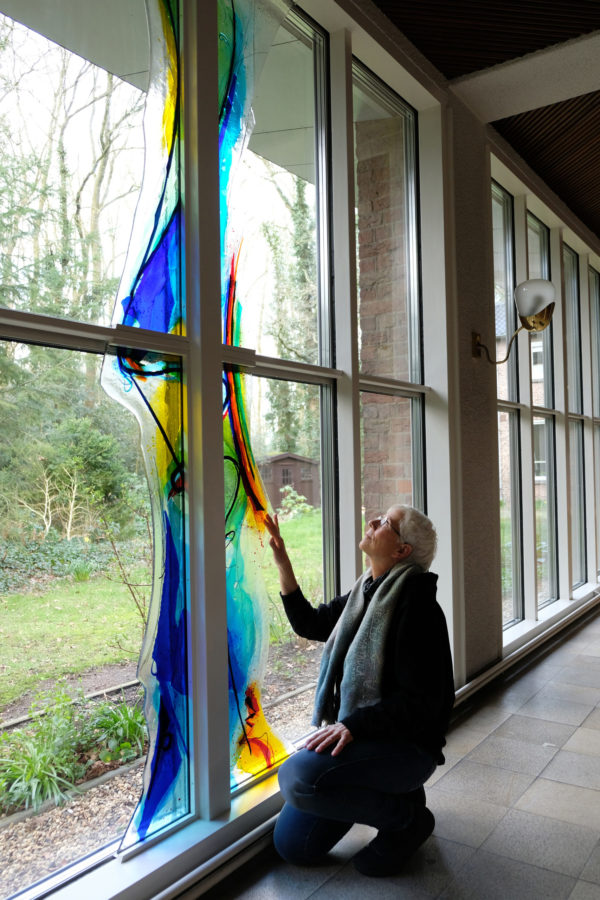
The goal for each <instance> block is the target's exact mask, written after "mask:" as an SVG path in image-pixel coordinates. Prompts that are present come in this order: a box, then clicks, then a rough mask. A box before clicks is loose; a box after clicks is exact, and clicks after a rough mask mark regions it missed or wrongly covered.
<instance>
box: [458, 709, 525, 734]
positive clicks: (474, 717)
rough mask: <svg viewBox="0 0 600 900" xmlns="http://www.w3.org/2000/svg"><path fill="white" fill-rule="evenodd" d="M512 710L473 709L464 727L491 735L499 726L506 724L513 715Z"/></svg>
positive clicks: (465, 719) (463, 723) (464, 720)
mask: <svg viewBox="0 0 600 900" xmlns="http://www.w3.org/2000/svg"><path fill="white" fill-rule="evenodd" d="M511 712H512V711H511V710H510V709H506V708H505V707H502V706H491V705H490V706H484V707H482V708H479V709H473V710H472V712H470V713H469V714H468V715H467V716H465V718H464V719H462V721H461V723H460V724H462V725H468V726H469V728H474V729H475V730H476V731H483V732H485V734H490V732H492V731H493V730H494V729H495V728H497V727H498V725H501V724H502V722H505V721H506V719H508V717H509V716H510V715H511Z"/></svg>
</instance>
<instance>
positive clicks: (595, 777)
mask: <svg viewBox="0 0 600 900" xmlns="http://www.w3.org/2000/svg"><path fill="white" fill-rule="evenodd" d="M544 778H550V779H551V780H552V781H562V782H563V783H564V784H577V785H579V787H583V788H593V790H595V791H600V757H598V756H585V755H584V754H583V753H569V752H568V751H567V750H559V752H558V753H557V754H556V756H555V757H554V759H553V760H552V761H551V762H550V763H548V765H547V767H546V768H545V770H544Z"/></svg>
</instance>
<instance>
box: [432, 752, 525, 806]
mask: <svg viewBox="0 0 600 900" xmlns="http://www.w3.org/2000/svg"><path fill="white" fill-rule="evenodd" d="M532 781H533V776H532V775H522V774H520V773H518V772H510V771H508V770H507V769H497V768H495V767H494V766H484V765H482V764H481V763H476V762H471V760H468V759H464V760H462V761H461V762H459V763H457V764H456V765H455V766H453V767H452V769H450V771H449V772H448V773H447V774H446V775H444V776H443V777H442V778H440V780H439V781H438V782H437V785H436V787H437V788H438V789H441V790H443V791H447V792H450V793H458V794H461V795H462V796H463V797H471V798H473V799H475V800H479V799H482V798H485V799H486V800H487V801H489V802H490V803H497V804H499V805H500V806H512V805H513V803H514V802H515V801H516V800H517V799H518V798H519V797H520V796H521V794H522V793H523V792H524V791H525V790H526V789H527V788H528V787H529V785H530V784H531V782H532Z"/></svg>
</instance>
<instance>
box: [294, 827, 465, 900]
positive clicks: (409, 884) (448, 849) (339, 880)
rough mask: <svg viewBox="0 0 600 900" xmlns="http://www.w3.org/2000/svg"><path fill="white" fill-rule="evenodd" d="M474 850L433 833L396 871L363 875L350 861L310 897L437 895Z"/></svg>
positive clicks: (360, 899)
mask: <svg viewBox="0 0 600 900" xmlns="http://www.w3.org/2000/svg"><path fill="white" fill-rule="evenodd" d="M474 852H475V851H474V850H473V849H472V848H470V847H463V846H461V845H460V844H455V843H453V842H451V841H444V840H440V839H438V838H436V837H435V836H433V837H431V838H429V840H428V841H427V842H426V843H425V844H424V845H423V846H422V847H420V848H419V850H418V851H417V852H416V853H415V854H414V856H413V857H412V858H411V860H410V861H409V862H408V863H407V864H406V867H405V868H404V869H403V870H402V873H401V874H399V875H394V876H392V877H389V878H376V879H373V878H366V877H365V876H364V875H360V874H359V873H358V872H357V871H356V869H355V868H354V866H353V865H352V864H351V863H350V864H349V865H347V866H344V868H343V869H341V870H340V871H339V872H338V873H337V874H335V875H334V876H332V877H331V878H330V879H329V880H328V881H326V882H325V883H324V884H323V885H322V886H321V887H320V888H319V889H318V890H317V891H315V893H314V894H312V895H311V900H313V898H314V900H337V898H339V900H353V898H356V900H369V898H371V897H373V898H377V900H388V898H389V900H397V898H398V897H402V898H403V900H404V898H407V900H409V898H410V900H421V898H423V900H425V898H429V897H438V896H439V894H440V892H441V891H442V890H444V888H445V887H446V886H447V885H448V884H449V883H450V881H451V879H452V878H453V875H454V873H455V872H459V871H460V870H461V868H462V867H463V866H464V865H465V864H466V863H467V861H468V860H469V859H470V857H471V856H472V854H473V853H474Z"/></svg>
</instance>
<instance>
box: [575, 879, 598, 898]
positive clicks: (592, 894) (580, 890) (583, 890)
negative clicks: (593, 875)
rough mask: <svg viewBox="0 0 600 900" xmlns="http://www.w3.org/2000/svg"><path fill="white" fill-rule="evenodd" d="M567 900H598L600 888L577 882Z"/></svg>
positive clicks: (587, 882)
mask: <svg viewBox="0 0 600 900" xmlns="http://www.w3.org/2000/svg"><path fill="white" fill-rule="evenodd" d="M569 900H600V887H599V886H598V885H597V884H590V883H589V881H578V882H577V884H576V885H575V887H574V888H573V892H572V893H571V894H570V896H569Z"/></svg>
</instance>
